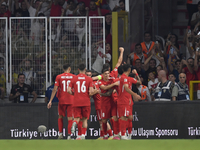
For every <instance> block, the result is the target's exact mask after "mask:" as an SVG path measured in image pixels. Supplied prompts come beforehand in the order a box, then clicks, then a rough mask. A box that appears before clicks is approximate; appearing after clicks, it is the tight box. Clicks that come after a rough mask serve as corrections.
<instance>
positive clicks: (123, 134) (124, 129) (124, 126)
mask: <svg viewBox="0 0 200 150" xmlns="http://www.w3.org/2000/svg"><path fill="white" fill-rule="evenodd" d="M126 125H127V121H125V120H121V119H120V131H121V135H122V136H125V133H126Z"/></svg>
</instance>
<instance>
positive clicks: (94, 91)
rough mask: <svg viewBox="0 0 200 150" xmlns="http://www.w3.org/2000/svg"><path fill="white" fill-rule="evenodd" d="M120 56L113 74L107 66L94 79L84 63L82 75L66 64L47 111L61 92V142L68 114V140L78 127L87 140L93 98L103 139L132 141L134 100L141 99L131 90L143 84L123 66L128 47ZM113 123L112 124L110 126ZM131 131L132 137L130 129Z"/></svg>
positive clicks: (57, 78) (82, 137)
mask: <svg viewBox="0 0 200 150" xmlns="http://www.w3.org/2000/svg"><path fill="white" fill-rule="evenodd" d="M119 51H120V56H119V59H118V62H117V64H116V67H115V68H114V70H113V71H111V72H110V66H109V64H104V65H103V69H102V75H99V76H96V77H92V72H91V71H89V70H87V71H86V66H85V65H84V64H80V65H79V67H78V70H79V74H78V75H73V74H71V73H70V71H71V68H70V66H69V65H68V64H65V65H63V70H64V73H62V74H60V75H58V76H57V77H56V81H55V85H54V89H53V91H52V95H51V99H50V101H49V103H48V105H47V108H48V109H49V108H51V105H52V100H53V98H54V96H55V94H56V92H57V95H56V96H57V97H58V100H59V103H58V113H59V118H58V128H59V133H60V134H59V137H58V138H59V139H62V138H63V134H62V133H63V117H64V116H65V114H66V112H67V118H68V139H70V138H71V136H70V135H71V134H73V133H74V132H75V130H76V127H78V136H77V138H76V139H77V140H82V139H85V136H86V131H87V120H88V119H89V116H90V110H91V106H90V105H91V104H90V97H91V96H93V99H94V103H95V109H96V114H97V119H98V120H99V124H100V128H101V133H100V138H99V139H116V140H119V139H123V140H128V139H131V132H132V120H133V116H132V107H133V100H132V97H133V99H134V101H138V100H140V99H141V97H140V96H139V95H137V94H136V93H134V92H133V91H132V90H131V87H132V84H141V81H140V78H139V76H138V74H137V72H136V70H133V71H132V73H134V74H135V77H136V79H137V80H136V79H135V78H131V77H129V74H130V72H131V67H130V65H128V64H124V65H121V64H122V60H123V52H124V48H123V47H120V48H119ZM108 121H110V123H111V126H112V130H113V133H114V135H113V133H112V130H111V127H110V124H109V123H108ZM127 128H128V136H127V135H126V129H127Z"/></svg>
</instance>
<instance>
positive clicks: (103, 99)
mask: <svg viewBox="0 0 200 150" xmlns="http://www.w3.org/2000/svg"><path fill="white" fill-rule="evenodd" d="M113 82H114V81H113V78H109V80H108V81H104V80H103V79H101V80H99V82H98V83H99V87H100V86H101V85H104V86H107V85H110V84H112V83H113ZM100 89H101V88H100ZM106 92H108V90H103V89H101V93H106ZM111 100H112V96H101V104H103V105H106V106H109V105H111Z"/></svg>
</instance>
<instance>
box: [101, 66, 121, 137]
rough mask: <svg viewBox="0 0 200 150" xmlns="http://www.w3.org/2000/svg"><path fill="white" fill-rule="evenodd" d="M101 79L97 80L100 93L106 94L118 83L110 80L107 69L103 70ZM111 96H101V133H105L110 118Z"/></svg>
mask: <svg viewBox="0 0 200 150" xmlns="http://www.w3.org/2000/svg"><path fill="white" fill-rule="evenodd" d="M102 72H103V79H101V80H99V82H98V83H99V87H100V89H101V93H103V94H104V93H107V92H108V90H109V89H110V88H112V87H114V86H118V82H114V78H110V77H109V76H110V74H109V73H110V71H109V69H108V68H107V69H103V71H102ZM111 108H112V96H103V95H102V96H101V117H102V126H103V132H104V133H106V132H107V121H108V119H110V118H111V117H112V109H111Z"/></svg>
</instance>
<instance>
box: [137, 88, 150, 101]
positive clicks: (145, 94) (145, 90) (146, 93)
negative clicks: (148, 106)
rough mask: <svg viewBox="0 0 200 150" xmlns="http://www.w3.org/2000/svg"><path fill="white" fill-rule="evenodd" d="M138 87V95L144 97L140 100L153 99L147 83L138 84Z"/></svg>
mask: <svg viewBox="0 0 200 150" xmlns="http://www.w3.org/2000/svg"><path fill="white" fill-rule="evenodd" d="M136 86H137V88H138V93H137V94H138V95H140V97H141V98H142V99H141V100H139V101H145V102H146V101H151V94H150V92H149V89H148V88H147V86H145V85H138V84H137V85H136Z"/></svg>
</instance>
